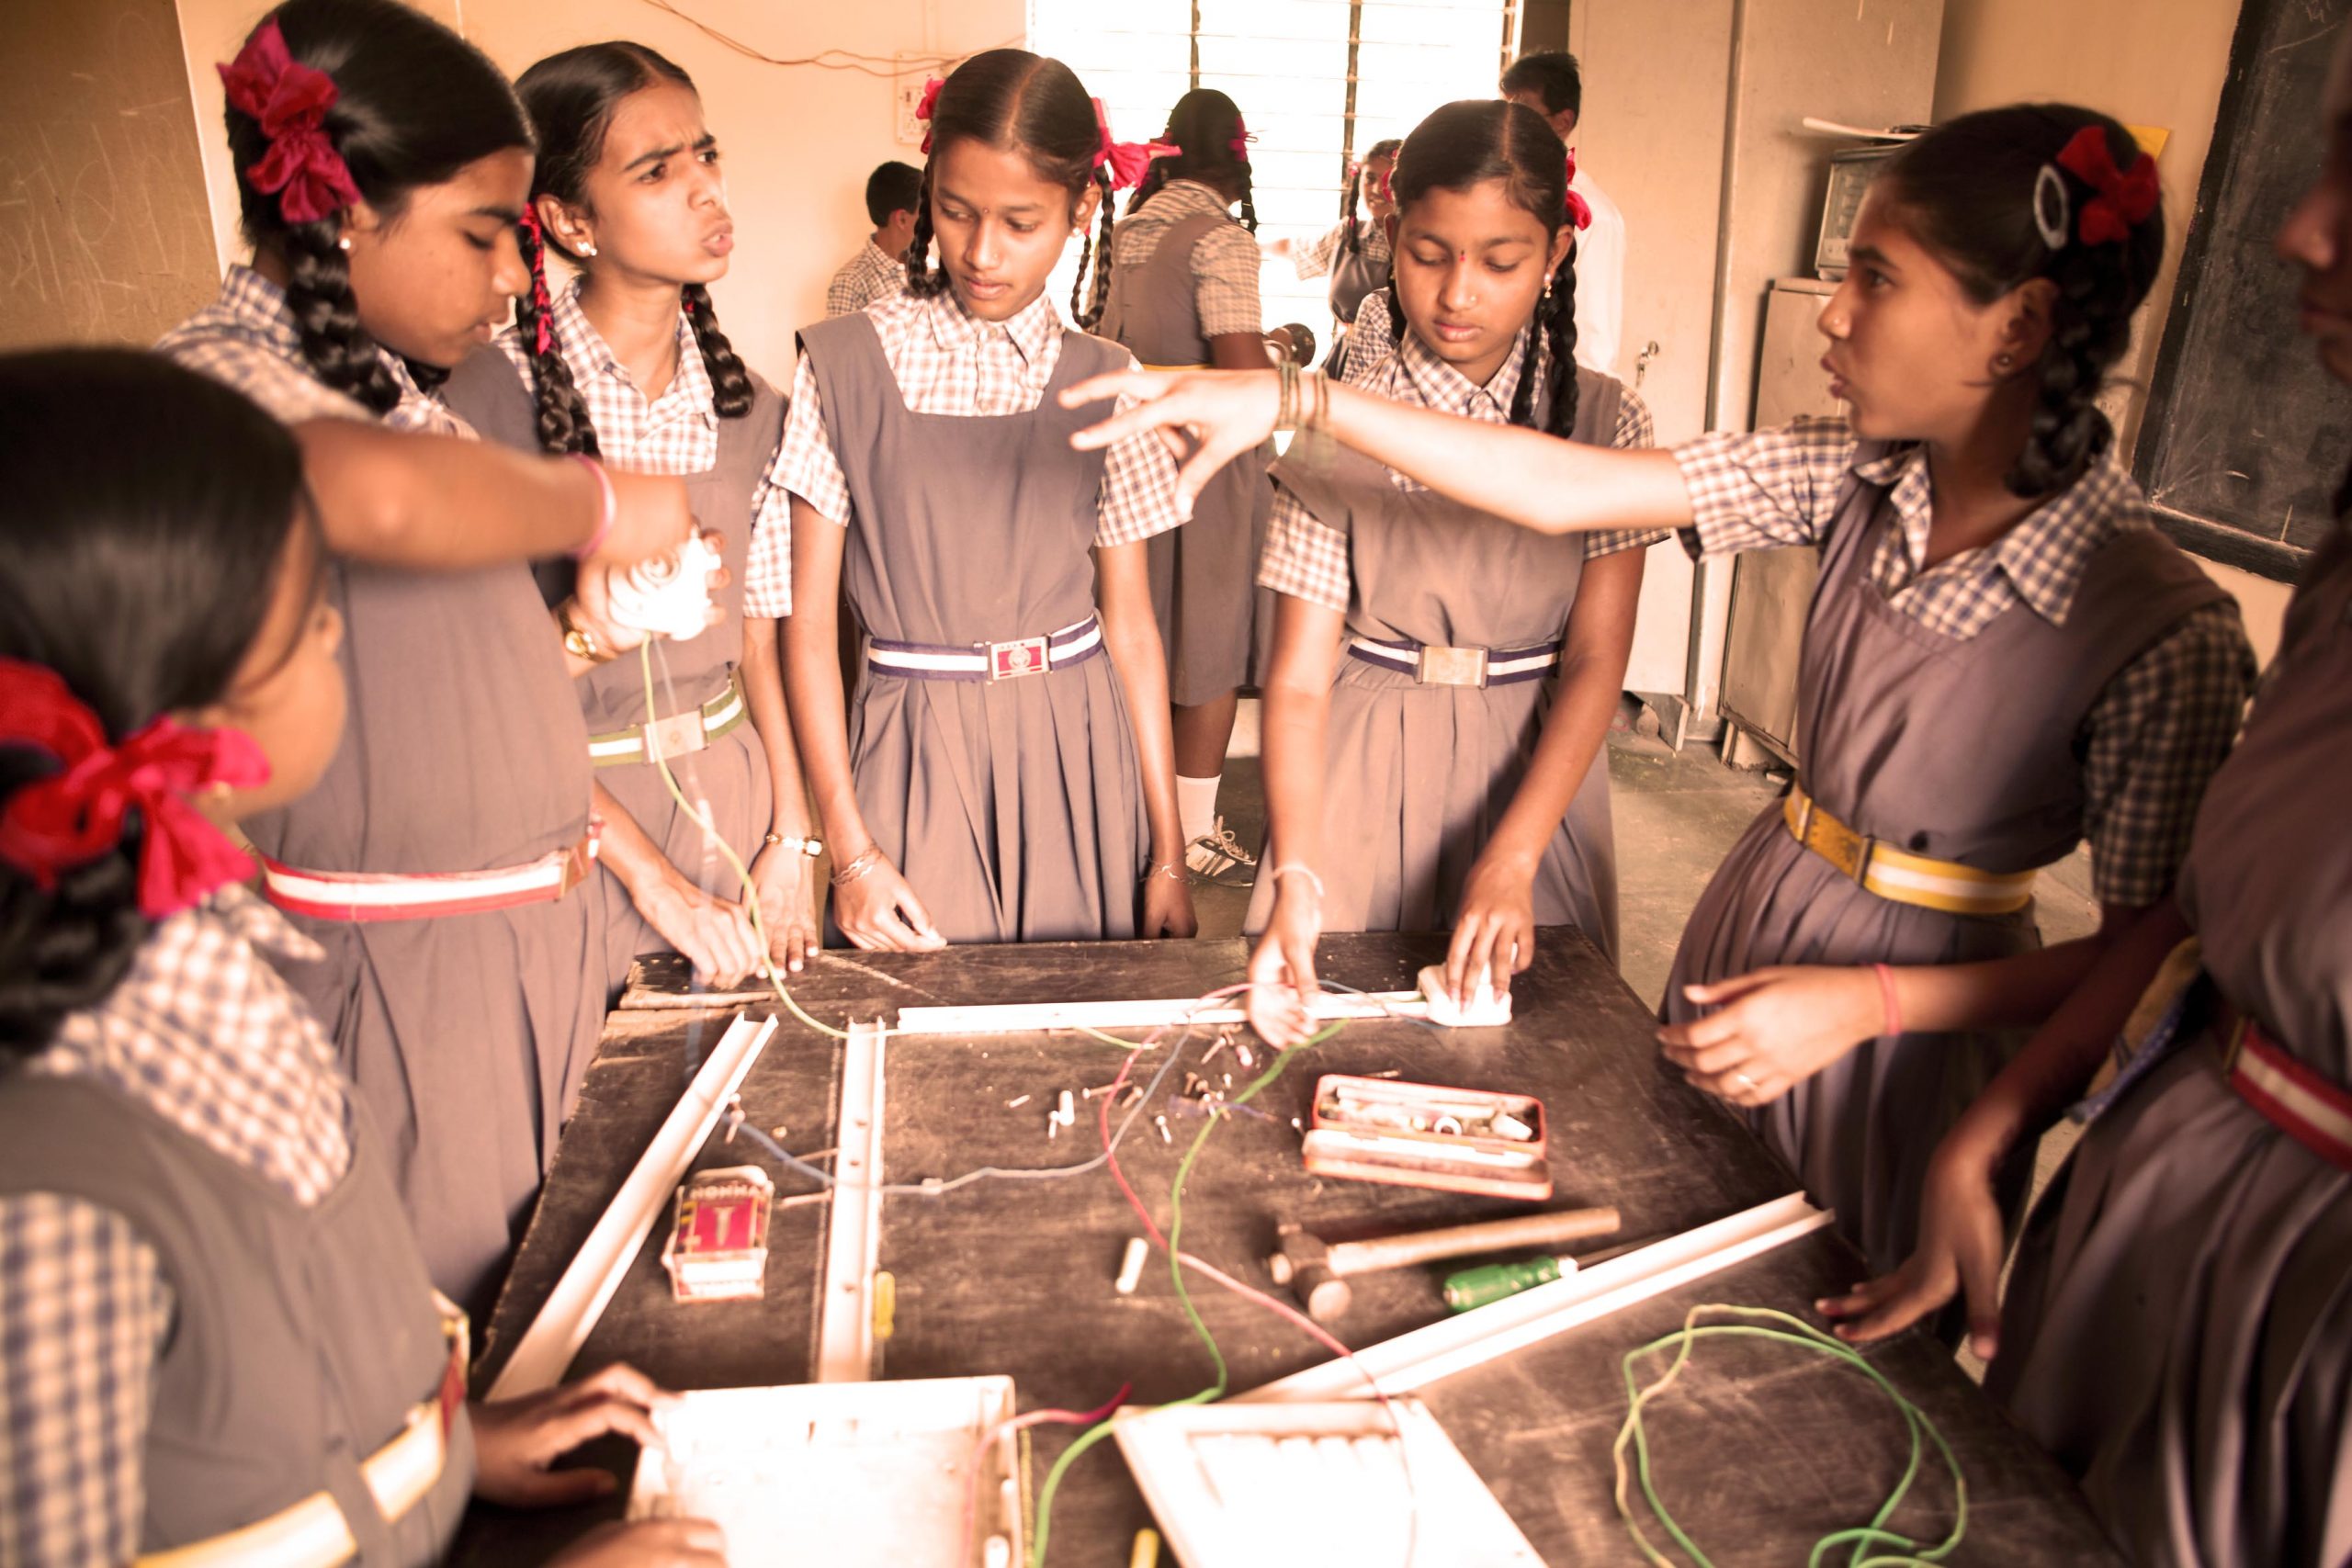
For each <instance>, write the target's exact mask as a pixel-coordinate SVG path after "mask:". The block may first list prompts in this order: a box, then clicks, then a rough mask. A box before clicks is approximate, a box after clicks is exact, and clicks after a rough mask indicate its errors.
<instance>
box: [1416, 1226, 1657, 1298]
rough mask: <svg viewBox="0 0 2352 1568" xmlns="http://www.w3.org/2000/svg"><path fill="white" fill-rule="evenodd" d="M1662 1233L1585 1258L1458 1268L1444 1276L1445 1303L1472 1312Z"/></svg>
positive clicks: (1617, 1255) (1524, 1260) (1646, 1243)
mask: <svg viewBox="0 0 2352 1568" xmlns="http://www.w3.org/2000/svg"><path fill="white" fill-rule="evenodd" d="M1660 1239H1661V1237H1659V1236H1645V1237H1644V1238H1643V1239H1641V1240H1640V1241H1629V1242H1626V1243H1625V1244H1623V1246H1621V1247H1602V1248H1601V1249H1600V1251H1598V1252H1589V1253H1587V1254H1585V1255H1584V1256H1583V1257H1582V1258H1575V1257H1568V1256H1562V1257H1559V1258H1521V1259H1520V1260H1519V1261H1518V1262H1516V1263H1487V1264H1481V1265H1480V1266H1479V1267H1477V1268H1476V1269H1457V1270H1455V1271H1454V1272H1453V1273H1452V1274H1449V1275H1447V1276H1446V1277H1445V1305H1446V1310H1447V1311H1449V1312H1470V1311H1473V1310H1475V1309H1476V1308H1478V1307H1482V1306H1491V1305H1493V1304H1494V1303H1497V1302H1498V1301H1502V1300H1504V1299H1505V1298H1506V1297H1510V1296H1515V1295H1517V1294H1519V1292H1521V1291H1532V1290H1533V1289H1534V1288H1535V1287H1536V1286H1538V1285H1548V1284H1550V1283H1551V1282H1552V1281H1553V1280H1556V1279H1559V1278H1560V1277H1561V1276H1562V1275H1564V1274H1573V1273H1575V1272H1576V1271H1577V1269H1580V1268H1588V1267H1589V1266H1591V1265H1592V1264H1595V1263H1606V1262H1608V1261H1609V1259H1611V1258H1622V1257H1623V1256H1624V1255H1625V1254H1626V1253H1629V1252H1632V1251H1634V1250H1635V1249H1636V1248H1639V1247H1647V1246H1649V1245H1650V1243H1651V1242H1654V1241H1657V1240H1660Z"/></svg>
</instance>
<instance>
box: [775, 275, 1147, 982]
mask: <svg viewBox="0 0 2352 1568" xmlns="http://www.w3.org/2000/svg"><path fill="white" fill-rule="evenodd" d="M800 341H801V346H802V347H803V348H804V349H806V350H807V352H808V355H809V363H810V365H811V366H812V367H813V368H814V370H815V372H816V377H817V386H818V389H819V393H820V397H821V398H822V400H823V401H824V411H825V434H826V437H827V439H828V440H829V441H830V442H831V446H832V449H833V455H834V457H836V458H838V459H839V461H840V463H841V466H842V473H843V475H844V476H846V478H847V479H848V481H849V493H850V500H851V510H852V512H853V513H854V515H853V516H852V518H851V520H850V524H849V531H850V537H849V540H848V542H847V546H846V547H845V549H844V552H843V555H842V584H843V588H844V590H845V592H847V594H848V597H849V602H850V604H851V607H852V608H853V609H854V611H855V612H856V614H857V617H858V621H859V623H860V624H861V625H862V626H865V629H866V632H867V635H869V636H870V637H874V638H876V640H879V641H891V642H907V643H920V644H923V645H926V646H929V647H934V648H951V649H975V648H977V647H979V646H981V645H985V644H988V643H991V642H1009V641H1012V640H1014V639H1016V638H1020V637H1035V636H1037V635H1039V634H1042V633H1048V632H1054V631H1058V630H1060V629H1061V628H1063V627H1065V626H1073V625H1076V624H1078V623H1080V622H1082V621H1084V620H1085V619H1086V618H1087V617H1088V616H1089V615H1093V614H1094V613H1095V588H1094V562H1093V558H1092V556H1091V554H1090V551H1091V549H1092V547H1093V543H1094V534H1095V529H1096V527H1097V524H1098V519H1099V517H1100V513H1101V491H1102V484H1103V454H1101V453H1100V452H1093V453H1080V452H1074V451H1072V450H1071V449H1070V446H1069V437H1070V435H1071V434H1073V433H1075V432H1077V431H1079V430H1080V429H1083V428H1084V427H1085V426H1087V425H1088V424H1090V423H1094V422H1095V421H1097V420H1099V419H1101V418H1102V417H1103V405H1102V404H1099V403H1091V404H1088V405H1087V406H1086V407H1084V408H1081V409H1079V410H1076V411H1071V410H1067V409H1064V408H1062V407H1061V405H1060V403H1059V401H1058V398H1059V395H1060V392H1061V389H1063V388H1065V387H1069V386H1074V385H1076V384H1077V383H1078V382H1079V381H1080V380H1082V379H1083V378H1087V377H1089V376H1095V375H1101V374H1103V373H1104V372H1106V371H1111V370H1115V369H1118V368H1120V367H1123V366H1125V364H1126V362H1127V356H1126V355H1125V353H1124V352H1122V351H1120V350H1118V349H1116V348H1114V347H1113V346H1112V345H1111V344H1107V343H1104V342H1103V341H1102V340H1100V339H1098V338H1091V337H1088V336H1086V335H1085V334H1083V333H1073V332H1065V333H1063V334H1062V345H1061V353H1060V355H1059V357H1058V359H1057V362H1056V364H1055V367H1054V374H1053V378H1052V380H1051V382H1050V384H1049V385H1048V386H1047V387H1046V394H1045V397H1044V399H1043V400H1041V401H1040V402H1039V403H1038V405H1037V407H1036V408H1035V409H1033V410H1031V411H1029V412H1025V413H1017V414H1006V415H1003V416H984V415H958V414H925V413H916V412H912V411H910V409H909V408H908V407H907V404H906V399H905V398H904V397H903V396H902V395H901V394H900V392H899V383H898V379H897V378H896V377H894V376H893V375H892V374H891V371H890V365H889V361H888V359H887V358H886V357H885V356H884V355H883V352H882V342H881V339H880V338H878V337H877V336H876V335H875V331H874V323H873V322H872V321H870V320H869V319H868V318H867V317H865V315H863V314H859V315H854V316H842V317H840V318H837V319H836V320H833V321H826V322H823V323H821V324H820V325H817V326H812V327H809V328H807V329H805V330H804V331H803V332H802V333H801V334H800ZM849 747H850V769H851V773H852V774H853V775H854V780H855V785H856V791H857V805H858V810H859V811H860V812H861V813H862V814H863V815H864V817H865V827H866V830H867V831H868V832H870V833H871V834H873V836H874V841H875V843H876V844H877V845H879V846H880V847H881V850H882V852H883V853H884V854H886V855H888V856H889V857H890V859H891V861H892V862H893V863H895V864H896V865H897V866H898V867H899V871H900V872H901V873H902V874H904V875H905V876H906V879H907V881H908V883H909V884H910V885H911V886H913V888H914V890H915V893H916V895H917V897H921V898H922V901H923V905H924V908H927V909H928V910H929V911H930V913H931V917H932V919H933V923H934V924H935V925H936V927H937V928H938V930H939V931H940V933H941V934H942V935H944V936H945V937H946V938H947V940H948V941H950V942H1073V941H1088V940H1093V939H1099V938H1127V937H1132V936H1134V935H1135V934H1136V918H1137V912H1138V898H1139V897H1140V895H1139V892H1138V889H1139V886H1140V882H1141V878H1142V875H1143V872H1144V868H1145V866H1146V865H1147V864H1148V852H1149V849H1150V842H1151V840H1150V836H1149V833H1148V830H1147V829H1146V825H1145V820H1144V807H1143V770H1142V762H1141V760H1140V758H1139V756H1138V754H1137V752H1136V740H1135V730H1134V727H1133V725H1132V724H1131V723H1130V722H1129V720H1128V717H1127V706H1126V698H1125V694H1124V693H1123V692H1122V690H1121V688H1120V685H1119V679H1118V675H1117V672H1116V671H1115V670H1114V667H1113V665H1112V662H1111V658H1110V655H1109V653H1108V651H1107V650H1106V651H1104V652H1102V653H1098V654H1096V655H1094V656H1093V657H1092V658H1090V659H1087V660H1084V661H1082V662H1080V663H1076V664H1071V665H1068V666H1065V667H1063V668H1060V669H1057V670H1053V671H1047V672H1046V673H1043V674H1038V675H1029V676H1024V677H1022V678H1019V679H1014V680H1007V681H1000V682H989V681H956V680H934V679H924V678H917V677H912V676H908V675H903V674H899V673H895V672H892V671H884V670H876V669H874V668H871V667H869V668H867V669H866V670H865V671H863V676H862V679H861V680H860V681H859V682H858V687H857V694H856V697H855V699H854V704H853V705H852V707H851V711H850V719H849Z"/></svg>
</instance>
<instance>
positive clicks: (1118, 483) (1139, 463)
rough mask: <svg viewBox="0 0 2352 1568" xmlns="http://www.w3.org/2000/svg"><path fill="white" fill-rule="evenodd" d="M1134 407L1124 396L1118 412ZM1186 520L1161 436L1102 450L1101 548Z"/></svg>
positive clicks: (1130, 360) (1132, 362)
mask: <svg viewBox="0 0 2352 1568" xmlns="http://www.w3.org/2000/svg"><path fill="white" fill-rule="evenodd" d="M1126 367H1127V368H1128V369H1131V370H1132V369H1138V368H1140V367H1139V366H1138V365H1137V364H1136V359H1135V356H1134V355H1128V356H1127V366H1126ZM1135 405H1136V400H1135V399H1133V398H1121V399H1120V400H1119V401H1118V405H1117V412H1121V413H1125V412H1127V410H1129V409H1131V408H1133V407H1135ZM1237 461H1240V462H1248V461H1250V459H1249V458H1248V457H1241V458H1238V459H1237ZM1183 521H1184V513H1183V512H1182V510H1181V509H1180V508H1179V506H1178V505H1177V501H1176V459H1175V457H1174V456H1173V455H1171V454H1170V452H1169V450H1168V448H1167V447H1166V446H1162V445H1161V444H1160V441H1159V437H1158V436H1156V435H1130V436H1128V437H1127V438H1126V439H1125V441H1122V442H1120V443H1118V445H1116V446H1113V447H1112V448H1111V449H1110V450H1109V451H1107V452H1105V453H1104V454H1103V488H1102V491H1101V492H1100V499H1099V501H1098V502H1097V505H1096V514H1095V525H1094V542H1095V544H1096V545H1097V546H1101V547H1110V546H1114V545H1132V544H1135V543H1137V542H1138V541H1140V540H1144V539H1148V538H1151V537H1152V536H1155V535H1159V534H1165V533H1166V532H1168V530H1169V529H1170V528H1173V527H1175V526H1176V525H1178V524H1180V523H1182V522H1183Z"/></svg>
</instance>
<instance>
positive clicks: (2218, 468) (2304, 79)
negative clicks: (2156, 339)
mask: <svg viewBox="0 0 2352 1568" xmlns="http://www.w3.org/2000/svg"><path fill="white" fill-rule="evenodd" d="M2348 14H2352V0H2245V7H2244V9H2243V10H2242V11H2241V12H2240V13H2239V17H2238V28H2237V36H2236V38H2235V39H2233V41H2232V43H2231V46H2230V71H2229V75H2228V77H2227V79H2226V80H2225V81H2224V83H2223V85H2222V103H2221V112H2220V115H2219V117H2218V118H2217V119H2216V121H2215V123H2214V127H2213V147H2212V151H2211V153H2209V154H2208V155H2207V158H2206V162H2205V175H2204V178H2203V180H2202V181H2201V182H2200V184H2199V189H2198V193H2197V211H2196V215H2195V217H2194V219H2193V220H2191V223H2190V226H2189V231H2188V246H2187V248H2186V251H2185V254H2184V255H2183V258H2182V261H2181V268H2180V286H2179V288H2178V290H2177V293H2176V294H2175V296H2174V299H2173V306H2172V311H2171V315H2170V317H2169V319H2168V320H2167V321H2166V322H2165V336H2164V346H2163V349H2162V351H2161V352H2160V353H2159V355H2157V360H2156V372H2155V377H2154V381H2153V383H2152V385H2151V388H2150V395H2149V402H2148V413H2147V420H2146V423H2144V424H2143V426H2142V431H2141V436H2140V444H2139V453H2138V461H2137V464H2136V468H2137V470H2138V478H2139V479H2140V482H2141V484H2142V486H2143V488H2145V489H2146V491H2147V492H2148V499H2149V501H2150V502H2152V503H2153V504H2154V507H2155V509H2156V513H2157V516H2158V519H2159V521H2161V522H2162V523H2163V524H2164V525H2165V527H2166V529H2167V530H2168V531H2169V532H2170V533H2172V535H2173V536H2175V537H2176V538H2177V539H2179V540H2180V542H2181V543H2182V544H2183V545H2185V546H2187V547H2188V548H2190V549H2192V550H2195V551H2196V552H2197V553H2199V554H2200V555H2203V556H2207V557H2210V558H2213V559H2216V560H2221V561H2224V562H2226V563H2228V564H2230V565H2232V566H2236V567H2241V568H2243V569H2245V570H2250V571H2256V572H2260V573H2261V574H2263V575H2264V576H2267V577H2272V578H2278V579H2280V580H2289V579H2292V578H2293V577H2294V576H2295V575H2296V573H2297V572H2298V571H2299V570H2301V563H2302V560H2303V558H2304V557H2305V556H2306V555H2307V554H2308V553H2309V552H2310V550H2311V549H2312V547H2313V546H2315V545H2316V544H2318V543H2319V541H2320V538H2321V536H2322V533H2323V531H2324V529H2325V528H2327V527H2328V526H2329V525H2330V523H2331V521H2332V518H2333V515H2334V513H2333V510H2332V498H2333V496H2334V494H2335V487H2336V482H2337V480H2338V479H2339V478H2340V477H2341V476H2342V474H2343V472H2344V467H2345V463H2346V458H2347V457H2352V430H2347V428H2346V427H2347V424H2348V423H2352V420H2347V415H2352V392H2347V391H2346V389H2345V388H2343V387H2341V386H2339V385H2337V383H2336V382H2335V380H2334V379H2333V378H2330V377H2329V376H2328V374H2327V373H2326V371H2324V369H2322V368H2321V367H2320V364H2319V360H2318V356H2317V355H2316V353H2315V352H2314V350H2313V348H2312V343H2311V340H2310V339H2308V338H2307V337H2305V336H2304V335H2303V334H2302V333H2301V331H2300V330H2299V328H2298V326H2297V321H2296V316H2297V311H2296V305H2295V291H2296V286H2297V285H2296V278H2297V274H2296V272H2295V270H2294V269H2293V268H2292V267H2290V265H2287V264H2286V263H2283V262H2281V261H2279V260H2278V255H2277V254H2276V252H2275V251H2274V249H2273V246H2274V243H2275V241H2276V238H2277V235H2278V228H2279V225H2280V224H2281V223H2282V222H2284V221H2285V220H2286V217H2287V214H2288V212H2289V211H2290V209H2292V208H2293V207H2294V204H2295V202H2296V201H2297V200H2298V199H2299V198H2300V197H2301V195H2302V193H2303V191H2304V190H2305V189H2306V188H2307V187H2308V186H2310V184H2311V181H2312V175H2314V174H2315V173H2316V172H2317V171H2318V169H2319V165H2320V160H2321V157H2322V155H2323V154H2324V151H2325V143H2324V136H2323V134H2322V131H2321V130H2320V100H2321V96H2322V93H2323V91H2324V88H2325V85H2326V80H2327V68H2328V62H2329V59H2330V57H2331V56H2332V55H2333V53H2334V52H2335V42H2336V37H2337V34H2338V33H2339V32H2341V30H2342V29H2343V27H2344V25H2345V19H2346V16H2347V15H2348Z"/></svg>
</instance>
